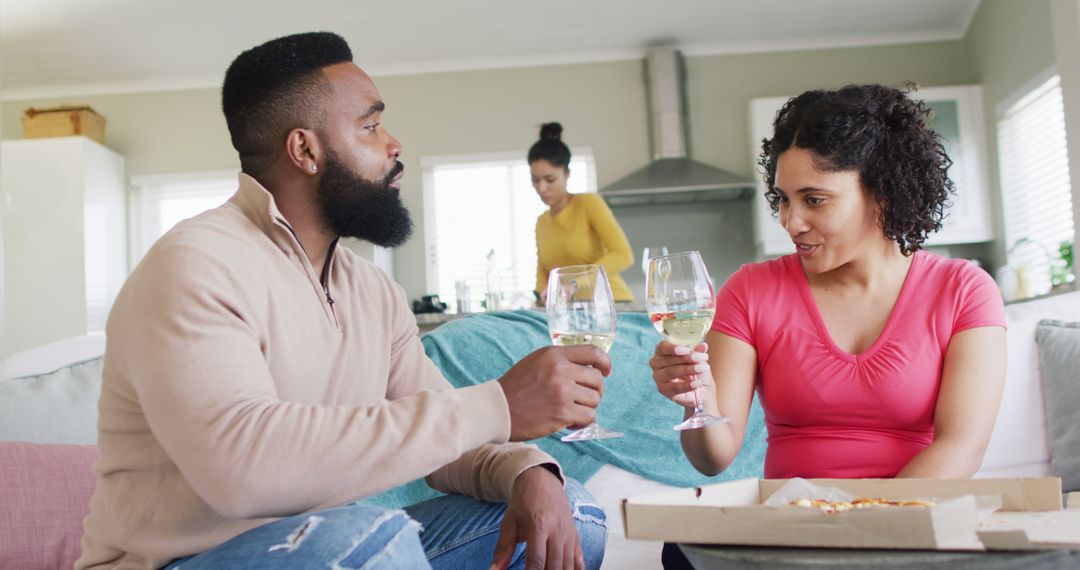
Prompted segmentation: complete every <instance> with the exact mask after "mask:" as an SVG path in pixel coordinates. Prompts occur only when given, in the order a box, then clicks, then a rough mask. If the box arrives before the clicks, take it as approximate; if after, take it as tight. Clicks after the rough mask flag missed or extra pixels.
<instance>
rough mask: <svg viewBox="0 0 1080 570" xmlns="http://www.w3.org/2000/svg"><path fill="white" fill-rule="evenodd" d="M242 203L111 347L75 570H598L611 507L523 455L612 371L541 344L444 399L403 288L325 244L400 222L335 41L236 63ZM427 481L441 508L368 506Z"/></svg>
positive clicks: (156, 251)
mask: <svg viewBox="0 0 1080 570" xmlns="http://www.w3.org/2000/svg"><path fill="white" fill-rule="evenodd" d="M222 107H223V109H224V113H225V118H226V121H227V122H228V126H229V132H230V134H231V136H232V143H233V146H234V147H235V148H236V150H237V151H238V153H239V155H240V163H241V169H242V172H241V173H240V174H239V189H238V190H237V192H236V194H235V195H234V196H233V197H232V198H231V199H230V200H229V201H228V202H227V203H226V204H224V205H222V206H221V207H219V208H216V209H214V210H210V211H208V212H205V213H203V214H200V215H199V216H196V217H194V218H192V219H190V220H187V221H184V222H181V223H180V224H178V225H177V226H176V227H175V228H173V229H172V230H171V231H169V232H168V233H167V234H166V235H165V236H164V237H162V238H161V239H160V240H159V241H158V242H157V243H156V244H155V245H154V246H153V247H152V248H151V250H150V251H149V252H148V253H147V255H146V257H145V258H144V259H143V260H142V261H141V262H140V263H139V265H138V267H136V268H135V270H134V271H133V272H132V274H131V275H130V277H129V278H128V280H127V282H126V283H125V284H124V287H123V289H122V290H121V292H120V294H119V296H118V297H117V300H116V303H115V305H114V307H113V310H112V313H111V314H110V316H109V322H108V326H107V329H106V334H107V345H106V351H105V360H104V370H103V385H102V391H101V400H100V404H99V409H100V420H99V436H98V437H99V439H98V443H99V446H100V453H101V458H100V461H99V462H98V464H97V467H96V469H97V471H98V481H97V487H96V489H95V492H94V496H93V499H92V502H91V513H90V515H89V516H88V517H87V519H86V522H85V533H84V536H83V542H82V545H83V556H82V558H81V559H80V560H79V562H78V563H77V564H76V567H77V568H161V567H164V566H167V567H169V568H181V567H182V568H184V569H185V570H187V569H208V568H230V569H235V568H260V569H265V568H309V567H319V568H323V567H327V568H424V567H428V565H429V564H430V565H433V566H435V567H445V568H471V567H487V566H489V565H494V566H499V567H506V566H508V565H509V566H515V567H517V566H521V565H524V564H526V563H527V564H528V565H529V567H530V568H531V567H549V568H585V567H588V568H595V567H597V566H599V564H600V561H601V559H602V558H603V548H604V540H605V538H606V530H605V525H604V521H605V518H604V514H603V511H602V510H600V509H599V508H598V507H596V506H595V502H594V501H593V500H592V499H591V498H590V497H589V496H588V495H587V493H585V491H584V490H583V489H582V488H581V486H580V485H579V484H577V483H575V482H573V481H567V480H564V479H563V476H562V472H561V470H560V468H559V466H558V464H557V463H556V462H555V461H554V460H553V459H552V458H551V457H550V456H548V455H546V454H544V453H543V452H541V451H540V450H538V449H537V448H535V447H533V446H529V445H524V444H521V443H511V442H518V441H524V440H529V439H533V438H536V437H541V436H544V435H547V434H549V433H552V432H554V431H556V430H559V429H563V428H566V427H576V426H584V425H587V424H588V423H590V422H591V421H592V420H593V418H594V417H595V408H596V405H597V404H598V403H599V400H600V396H601V391H602V380H603V376H604V375H607V374H608V373H609V372H610V366H611V363H610V361H609V360H608V358H607V356H606V355H604V354H603V353H602V352H601V351H600V350H598V349H596V348H594V347H591V346H576V347H559V348H556V347H548V348H545V349H541V350H539V351H537V352H535V353H533V354H531V355H529V356H527V357H526V358H524V359H522V361H521V362H519V363H518V364H516V365H515V366H514V367H513V368H511V369H510V370H509V371H508V372H507V373H506V374H505V375H504V376H503V377H502V378H499V379H497V380H495V381H491V382H487V383H484V384H481V385H478V386H471V387H468V388H462V389H453V388H452V386H451V385H450V384H449V383H448V382H447V381H446V380H445V379H444V378H443V377H442V375H441V374H440V373H439V371H438V369H437V368H436V367H435V366H434V365H433V364H432V362H431V361H430V360H429V359H428V358H427V356H426V355H425V354H424V350H423V346H422V345H421V343H420V341H419V338H418V336H417V326H416V321H415V319H414V318H413V316H412V314H411V313H410V312H409V310H408V307H407V303H406V298H405V295H404V292H403V291H402V289H401V288H400V287H399V286H398V285H397V284H395V283H394V282H393V281H392V280H391V279H390V278H389V277H387V276H386V275H385V274H384V273H382V272H381V271H380V270H379V269H377V268H376V267H375V266H374V265H372V264H371V263H368V262H367V261H364V260H363V259H361V258H359V257H357V256H356V255H354V254H353V253H352V252H351V251H349V250H348V249H346V248H342V247H338V245H337V244H338V241H339V238H341V237H343V236H348V237H357V238H360V239H363V240H367V241H369V242H372V243H374V244H376V245H380V246H386V247H394V246H397V245H399V244H401V243H403V242H404V241H405V240H406V239H407V238H408V236H409V234H410V231H411V227H412V222H411V221H410V219H409V213H408V210H406V208H405V207H404V205H403V204H402V201H401V198H400V196H399V192H400V189H401V181H402V175H403V171H404V168H403V166H402V163H401V162H400V161H399V157H400V156H401V152H402V147H401V144H400V143H399V142H398V141H397V140H396V139H395V138H394V137H392V136H391V135H390V134H389V132H388V131H387V130H386V129H385V128H384V126H383V123H382V121H383V116H384V111H385V108H386V105H385V104H384V102H383V100H382V98H381V96H380V95H379V91H378V89H376V87H375V84H374V83H373V82H372V80H371V78H369V77H368V76H367V74H365V73H364V72H363V71H362V70H361V69H360V68H359V67H357V66H356V65H355V64H354V63H353V62H352V53H351V51H350V50H349V47H348V44H346V42H345V40H343V39H342V38H341V37H339V36H337V35H335V34H331V33H324V32H323V33H308V34H298V35H293V36H287V37H283V38H278V39H276V40H272V41H270V42H267V43H265V44H262V45H260V46H257V47H254V48H252V49H250V50H248V51H246V52H244V53H242V54H241V55H240V56H238V57H237V58H236V60H234V61H233V63H232V65H231V66H230V67H229V69H228V71H227V72H226V75H225V81H224V86H223V89H222ZM419 477H426V478H427V481H428V483H429V484H431V485H432V486H433V487H435V488H436V489H439V490H441V491H444V492H447V493H450V495H448V496H446V497H442V498H439V499H435V500H432V501H428V502H426V503H421V504H419V505H414V506H412V507H408V508H407V509H405V510H389V509H383V508H379V507H375V506H372V505H369V504H364V503H358V502H356V501H357V500H358V499H362V498H364V497H367V496H370V495H373V494H376V493H378V492H381V491H384V490H386V489H390V488H392V487H395V486H397V485H401V484H403V483H406V482H408V481H411V480H414V479H417V478H419Z"/></svg>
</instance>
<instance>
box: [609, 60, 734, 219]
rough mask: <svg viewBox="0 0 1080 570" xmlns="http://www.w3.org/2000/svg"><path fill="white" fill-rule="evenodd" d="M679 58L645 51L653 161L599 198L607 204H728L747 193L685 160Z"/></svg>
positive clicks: (725, 175) (719, 173) (730, 178)
mask: <svg viewBox="0 0 1080 570" xmlns="http://www.w3.org/2000/svg"><path fill="white" fill-rule="evenodd" d="M685 69H686V67H685V64H684V63H683V58H682V54H681V53H679V51H678V50H676V49H674V48H657V49H653V50H650V51H649V53H648V55H647V56H646V58H645V83H646V85H647V87H648V99H649V135H650V146H651V150H652V156H653V161H652V163H650V164H648V165H646V166H644V167H642V168H639V169H638V170H635V171H634V172H631V173H630V174H628V175H627V176H625V177H623V178H620V179H619V180H617V181H615V182H613V183H612V184H610V185H608V186H607V187H605V188H601V189H600V194H601V195H602V196H603V197H604V198H605V199H606V200H607V201H608V203H609V204H611V205H613V206H615V205H633V204H645V203H656V202H665V203H670V202H701V201H716V200H732V199H736V198H743V197H747V196H749V195H750V193H751V192H752V191H753V187H754V183H753V182H752V181H750V180H747V179H746V178H743V177H742V176H739V175H736V174H732V173H730V172H727V171H724V170H720V169H719V168H715V167H712V166H709V165H707V164H703V163H700V162H697V161H695V160H692V159H690V158H689V157H688V156H687V155H688V154H689V145H690V143H689V136H688V134H687V129H688V121H687V113H686V95H685V93H684V92H683V85H684V82H685Z"/></svg>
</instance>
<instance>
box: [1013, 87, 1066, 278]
mask: <svg viewBox="0 0 1080 570" xmlns="http://www.w3.org/2000/svg"><path fill="white" fill-rule="evenodd" d="M1051 73H1052V72H1047V73H1046V74H1044V75H1043V76H1042V77H1041V78H1039V79H1038V80H1037V81H1036V85H1037V86H1036V87H1035V88H1034V89H1030V90H1027V91H1026V92H1025V93H1024V94H1023V95H1022V96H1020V97H1019V98H1017V99H1016V100H1015V102H1012V103H1011V104H1008V105H1007V106H1006V107H1005V110H1004V112H1002V113H1000V116H999V119H998V125H997V137H998V155H999V156H998V161H999V166H1000V169H1001V193H1002V200H1003V202H1004V204H1003V205H1004V214H1005V216H1004V217H1005V243H1006V246H1007V248H1008V260H1007V261H1008V264H1009V267H1010V268H1011V269H1012V270H1013V271H1014V272H1016V275H1017V289H1018V290H1017V291H1016V293H1017V295H1016V296H1018V297H1021V298H1022V297H1027V296H1032V295H1041V294H1045V293H1048V292H1049V291H1050V289H1051V287H1052V286H1053V285H1056V284H1059V283H1063V282H1067V281H1069V280H1071V279H1072V275H1071V272H1066V271H1065V262H1064V260H1063V257H1065V253H1066V251H1065V249H1066V248H1071V244H1072V240H1073V232H1074V222H1073V209H1072V191H1071V188H1070V185H1069V159H1068V152H1067V150H1066V143H1065V111H1064V105H1063V103H1062V96H1061V81H1060V78H1059V76H1057V75H1056V74H1053V75H1051Z"/></svg>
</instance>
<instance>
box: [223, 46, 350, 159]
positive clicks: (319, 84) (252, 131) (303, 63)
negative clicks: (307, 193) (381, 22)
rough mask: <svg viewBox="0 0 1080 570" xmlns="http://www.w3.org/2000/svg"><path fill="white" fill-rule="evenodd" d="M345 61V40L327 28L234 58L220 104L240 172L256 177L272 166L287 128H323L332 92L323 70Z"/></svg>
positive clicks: (346, 57) (346, 55)
mask: <svg viewBox="0 0 1080 570" xmlns="http://www.w3.org/2000/svg"><path fill="white" fill-rule="evenodd" d="M348 61H352V50H350V49H349V44H348V43H347V42H346V41H345V39H344V38H342V37H341V36H339V35H337V34H334V33H331V32H308V33H304V34H294V35H291V36H284V37H280V38H277V39H273V40H270V41H268V42H266V43H264V44H262V45H259V46H255V47H253V48H251V49H249V50H247V51H245V52H244V53H242V54H240V55H239V56H237V58H236V59H235V60H233V62H232V64H230V65H229V69H228V71H226V72H225V84H224V85H223V86H222V88H221V107H222V110H223V111H224V112H225V121H226V123H228V125H229V134H230V135H231V136H232V144H233V147H234V148H235V149H236V150H237V152H239V153H240V165H241V168H242V169H243V171H244V172H246V173H248V174H250V175H252V176H257V175H258V174H260V173H261V172H262V171H264V170H265V169H266V168H267V167H268V166H270V164H272V162H273V159H274V157H275V156H276V155H277V152H278V150H279V147H280V144H281V141H282V140H284V137H285V135H286V134H288V132H289V131H290V130H292V129H295V128H298V127H305V128H317V127H321V125H322V121H323V118H324V117H325V114H326V100H327V99H328V97H329V96H330V94H331V87H330V83H329V81H327V80H326V78H325V77H324V76H323V75H322V73H321V70H322V68H324V67H327V66H329V65H334V64H336V63H344V62H348Z"/></svg>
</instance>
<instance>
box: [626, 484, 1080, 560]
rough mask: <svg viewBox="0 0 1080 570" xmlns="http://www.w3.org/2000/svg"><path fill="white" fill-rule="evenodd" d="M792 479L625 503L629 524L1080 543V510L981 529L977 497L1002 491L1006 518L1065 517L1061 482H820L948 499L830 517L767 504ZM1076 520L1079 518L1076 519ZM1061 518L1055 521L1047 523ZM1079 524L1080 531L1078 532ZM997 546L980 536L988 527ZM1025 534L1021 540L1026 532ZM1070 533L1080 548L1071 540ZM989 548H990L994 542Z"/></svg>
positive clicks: (869, 541) (766, 533)
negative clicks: (1036, 513)
mask: <svg viewBox="0 0 1080 570" xmlns="http://www.w3.org/2000/svg"><path fill="white" fill-rule="evenodd" d="M785 482H786V481H784V480H764V481H762V480H757V479H744V480H739V481H732V482H729V483H720V484H717V485H709V486H706V487H702V488H699V489H683V490H680V491H675V492H669V493H662V494H658V495H651V496H646V497H635V498H632V499H626V500H624V501H623V525H624V531H625V533H626V536H627V537H628V538H631V539H646V540H664V541H668V542H686V543H704V544H745V545H769V546H806V547H834V548H895V549H926V550H982V549H984V548H1009V549H1038V548H1047V547H1052V548H1063V547H1072V548H1077V547H1080V510H1077V511H1075V513H1076V516H1075V521H1074V520H1073V518H1069V520H1066V521H1064V522H1065V527H1067V528H1069V529H1072V528H1075V530H1065V531H1062V530H1059V529H1058V527H1060V526H1061V525H1060V524H1057V523H1058V522H1061V521H1062V519H1061V518H1054V519H1042V518H1040V517H1039V516H1035V517H1030V516H1029V517H1028V518H1026V519H1023V520H1021V519H1019V518H1017V519H1015V520H1013V521H1011V522H1009V523H1008V524H1006V523H997V525H996V526H992V527H983V528H980V527H979V526H978V520H977V513H976V506H975V498H974V495H982V494H1000V495H1001V497H1002V504H1003V507H1002V508H1003V509H1007V510H1009V511H1014V512H1012V513H1000V514H999V515H997V516H999V517H1005V518H1004V519H999V520H1009V519H1008V517H1009V516H1012V515H1019V514H1030V513H1031V512H1032V511H1046V512H1045V513H1040V514H1051V513H1053V514H1061V513H1063V512H1064V511H1061V481H1060V479H1056V478H1045V479H963V480H936V479H858V480H856V479H843V480H840V479H837V480H831V479H818V480H813V482H814V483H816V484H818V485H822V486H833V487H840V488H842V489H844V490H846V491H848V492H850V493H853V494H855V495H858V496H867V497H886V498H891V499H914V498H936V499H938V500H941V499H946V500H945V501H943V502H940V503H939V504H938V505H937V506H936V507H934V508H932V509H926V508H922V507H897V508H885V509H865V510H852V511H846V512H842V513H823V512H821V511H819V510H817V509H807V508H790V509H788V508H772V507H766V506H763V505H761V504H760V503H761V502H763V501H764V500H765V499H766V498H768V496H769V495H770V494H771V493H772V492H774V491H776V490H777V489H779V488H780V487H781V486H782V485H783V484H784V483H785ZM1070 517H1071V516H1070ZM1048 520H1052V521H1054V522H1053V523H1048V522H1046V521H1048ZM1072 525H1075V527H1073V526H1072ZM980 530H981V532H982V533H985V534H987V537H988V538H987V540H986V541H985V542H984V541H982V540H981V539H980V533H979V532H977V531H980ZM1021 532H1022V533H1023V534H1018V533H1021ZM1069 532H1074V533H1076V537H1075V539H1073V540H1072V541H1071V542H1070V541H1066V542H1062V540H1063V537H1065V538H1067V537H1068V536H1069V534H1068V533H1069ZM984 545H985V546H984Z"/></svg>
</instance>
